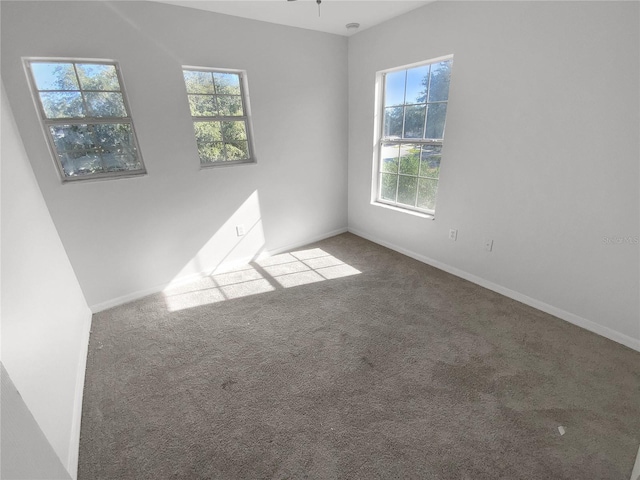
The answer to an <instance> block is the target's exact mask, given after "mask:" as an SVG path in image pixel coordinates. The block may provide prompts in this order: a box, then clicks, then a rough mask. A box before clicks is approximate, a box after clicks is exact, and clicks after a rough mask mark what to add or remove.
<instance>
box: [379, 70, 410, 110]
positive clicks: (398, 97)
mask: <svg viewBox="0 0 640 480" xmlns="http://www.w3.org/2000/svg"><path fill="white" fill-rule="evenodd" d="M405 79H406V72H405V71H401V72H391V73H387V74H386V75H385V80H384V106H385V107H391V106H393V105H402V104H403V103H404V84H405Z"/></svg>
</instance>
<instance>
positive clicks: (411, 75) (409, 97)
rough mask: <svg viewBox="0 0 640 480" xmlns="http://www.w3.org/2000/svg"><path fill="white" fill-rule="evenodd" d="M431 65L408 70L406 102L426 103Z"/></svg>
mask: <svg viewBox="0 0 640 480" xmlns="http://www.w3.org/2000/svg"><path fill="white" fill-rule="evenodd" d="M428 86H429V65H425V66H423V67H417V68H412V69H411V70H407V94H406V96H405V102H404V103H426V102H427V87H428Z"/></svg>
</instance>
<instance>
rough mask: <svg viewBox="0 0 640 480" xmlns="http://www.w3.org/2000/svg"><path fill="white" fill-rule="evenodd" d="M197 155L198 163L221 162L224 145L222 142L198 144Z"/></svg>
mask: <svg viewBox="0 0 640 480" xmlns="http://www.w3.org/2000/svg"><path fill="white" fill-rule="evenodd" d="M198 153H199V154H200V163H213V162H219V161H223V160H224V144H223V143H222V142H215V143H198Z"/></svg>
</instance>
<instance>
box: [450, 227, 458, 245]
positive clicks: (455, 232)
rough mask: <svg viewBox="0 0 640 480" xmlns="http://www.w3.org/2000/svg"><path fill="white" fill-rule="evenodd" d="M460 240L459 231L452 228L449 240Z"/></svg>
mask: <svg viewBox="0 0 640 480" xmlns="http://www.w3.org/2000/svg"><path fill="white" fill-rule="evenodd" d="M457 239H458V230H456V229H454V228H452V229H450V230H449V240H452V241H454V242H455V241H456V240H457Z"/></svg>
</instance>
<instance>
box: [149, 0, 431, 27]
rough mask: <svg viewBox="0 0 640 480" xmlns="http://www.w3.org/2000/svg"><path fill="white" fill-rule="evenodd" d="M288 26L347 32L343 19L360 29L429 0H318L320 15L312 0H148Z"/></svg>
mask: <svg viewBox="0 0 640 480" xmlns="http://www.w3.org/2000/svg"><path fill="white" fill-rule="evenodd" d="M152 1H158V2H161V3H170V4H172V5H179V6H183V7H189V8H198V9H200V10H209V11H211V12H218V13H224V14H227V15H235V16H237V17H245V18H251V19H254V20H262V21H264V22H271V23H279V24H281V25H289V26H292V27H299V28H306V29H310V30H318V31H321V32H328V33H335V34H337V35H351V34H353V33H355V31H347V28H346V24H347V23H353V22H355V23H359V24H360V28H359V29H358V30H357V31H362V30H364V29H365V28H368V27H372V26H374V25H377V24H379V23H382V22H384V21H385V20H389V19H390V18H393V17H397V16H398V15H401V14H403V13H406V12H408V11H410V10H413V9H415V8H418V7H421V6H422V5H426V4H427V3H430V2H431V1H433V0H421V1H410V0H392V1H385V0H373V1H371V0H322V3H321V4H320V16H318V5H317V4H316V0H296V1H287V0H233V1H225V0H152Z"/></svg>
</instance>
